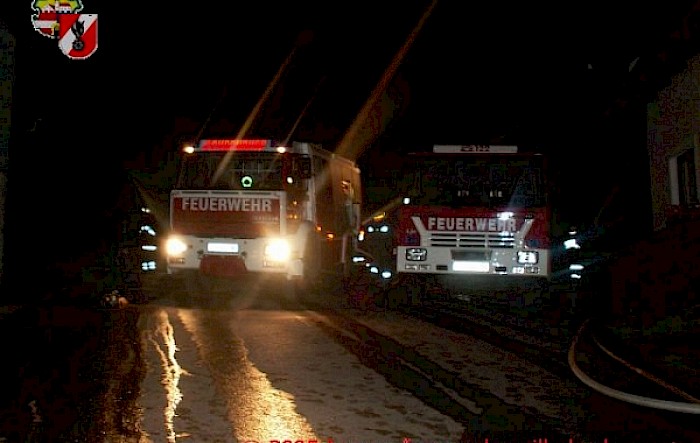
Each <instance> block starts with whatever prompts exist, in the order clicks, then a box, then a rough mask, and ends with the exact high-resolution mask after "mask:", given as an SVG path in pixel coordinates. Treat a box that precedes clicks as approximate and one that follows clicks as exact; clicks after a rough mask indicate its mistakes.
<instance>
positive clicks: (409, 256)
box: [406, 248, 428, 261]
mask: <svg viewBox="0 0 700 443" xmlns="http://www.w3.org/2000/svg"><path fill="white" fill-rule="evenodd" d="M427 258H428V250H427V249H425V248H408V249H406V260H408V261H425V260H426V259H427Z"/></svg>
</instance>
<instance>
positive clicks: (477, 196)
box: [360, 145, 554, 304]
mask: <svg viewBox="0 0 700 443" xmlns="http://www.w3.org/2000/svg"><path fill="white" fill-rule="evenodd" d="M546 169H547V164H546V158H545V156H543V155H540V154H536V153H529V152H528V153H526V152H519V151H518V147H517V146H500V145H466V146H462V145H436V146H434V147H433V150H432V151H428V152H416V153H411V154H408V155H405V156H403V164H402V166H401V167H400V172H399V173H398V174H395V177H396V179H395V183H396V184H395V188H396V191H397V194H396V197H395V198H393V199H392V201H391V202H388V203H387V205H386V206H385V208H383V209H382V210H380V211H378V212H376V213H374V214H373V215H372V216H370V217H369V218H368V221H367V222H366V223H364V224H363V226H362V229H361V239H364V240H365V241H364V242H363V243H362V244H361V245H360V248H362V249H363V250H365V251H370V254H368V255H369V256H370V258H367V261H369V262H372V265H371V266H372V269H375V270H376V272H375V274H376V275H385V276H387V277H391V279H388V278H387V279H377V282H379V283H380V284H381V285H382V286H383V287H384V289H385V291H383V294H384V297H386V298H387V299H388V301H389V303H392V304H403V303H408V304H415V303H419V302H421V301H424V300H426V299H430V298H432V297H440V298H443V297H450V298H452V297H457V298H468V297H469V294H472V293H473V292H474V291H475V290H483V291H484V292H485V293H491V294H493V293H496V292H498V290H501V293H506V292H508V293H512V291H511V292H509V290H510V289H512V288H517V289H522V290H523V291H519V293H520V294H526V295H524V296H525V297H530V295H527V294H531V295H532V294H538V293H541V290H542V289H544V288H547V287H548V283H549V281H550V278H551V276H552V269H553V268H552V259H553V254H552V247H553V246H554V245H553V241H552V220H551V217H552V213H551V210H550V203H549V201H548V195H547V189H548V185H549V184H548V179H547V173H546ZM376 220H381V222H379V223H377V222H376ZM389 234H390V239H391V240H390V241H391V252H392V253H391V255H390V257H391V259H390V261H387V260H383V261H382V260H381V259H378V258H377V257H382V256H384V257H386V256H387V254H382V253H377V252H373V251H374V250H375V249H376V245H375V244H371V243H368V241H369V240H370V239H374V238H379V237H382V240H379V241H375V240H373V241H375V243H377V244H380V243H379V242H381V243H382V244H384V243H386V240H383V238H384V237H387V236H388V235H389ZM381 248H384V246H382V247H380V249H381ZM389 280H390V281H389ZM494 290H496V291H494ZM529 301H530V302H531V301H534V300H529Z"/></svg>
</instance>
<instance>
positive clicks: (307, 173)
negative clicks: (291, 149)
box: [296, 157, 311, 178]
mask: <svg viewBox="0 0 700 443" xmlns="http://www.w3.org/2000/svg"><path fill="white" fill-rule="evenodd" d="M296 169H297V172H298V173H299V176H300V177H301V178H311V159H310V158H309V157H300V158H299V159H298V161H297V164H296Z"/></svg>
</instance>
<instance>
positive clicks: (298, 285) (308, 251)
mask: <svg viewBox="0 0 700 443" xmlns="http://www.w3.org/2000/svg"><path fill="white" fill-rule="evenodd" d="M320 254H321V248H320V245H319V240H318V239H317V237H316V236H314V235H310V236H309V237H308V238H307V239H306V247H305V248H304V275H303V276H302V277H301V278H299V279H296V280H294V281H293V282H292V283H293V286H294V292H295V295H296V297H297V298H298V297H304V296H307V295H311V294H316V293H318V292H319V291H320V290H321V282H320V279H321V255H320Z"/></svg>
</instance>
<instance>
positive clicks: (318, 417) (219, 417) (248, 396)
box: [139, 306, 463, 443]
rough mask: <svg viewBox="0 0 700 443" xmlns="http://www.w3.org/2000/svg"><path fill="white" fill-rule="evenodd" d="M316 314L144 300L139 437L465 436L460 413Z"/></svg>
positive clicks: (171, 442) (370, 438)
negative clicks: (361, 356) (440, 406)
mask: <svg viewBox="0 0 700 443" xmlns="http://www.w3.org/2000/svg"><path fill="white" fill-rule="evenodd" d="M315 317H318V314H312V313H310V312H306V311H284V310H268V309H263V310H255V309H245V310H228V309H219V310H208V309H184V308H176V307H160V308H159V307H157V306H150V307H146V308H145V309H143V311H142V313H141V321H140V325H141V328H143V331H142V344H143V346H144V348H145V349H144V352H143V355H144V359H145V361H146V366H147V371H146V375H145V377H144V380H143V382H142V383H141V385H142V389H141V396H140V399H139V404H140V406H141V408H142V410H143V411H144V414H143V417H142V426H141V429H142V430H143V435H144V440H143V441H146V442H159V441H167V442H168V443H175V442H176V441H185V440H186V441H206V442H250V441H255V442H260V443H263V442H265V443H267V442H269V441H272V440H279V441H284V440H291V441H299V440H303V441H307V442H308V441H310V440H317V441H319V442H321V441H323V442H325V441H328V440H329V439H332V440H334V441H348V440H349V439H351V438H352V440H353V441H356V440H357V441H359V440H362V441H400V440H401V439H403V438H413V441H423V440H430V441H436V439H439V440H440V441H456V440H457V439H458V438H459V436H460V434H461V432H462V430H463V428H462V426H461V425H460V424H459V423H456V422H455V421H454V420H452V419H451V418H449V417H447V416H444V415H442V414H440V413H439V412H437V411H435V410H433V409H431V408H430V407H428V406H427V405H425V404H423V403H422V402H421V401H419V400H418V399H416V398H415V397H413V396H412V395H411V394H410V393H408V392H405V391H403V390H401V389H398V388H396V387H394V386H392V385H390V384H389V383H388V382H387V381H386V380H385V379H384V378H383V377H382V376H381V375H379V374H377V373H376V372H374V371H373V370H371V369H369V368H367V367H366V366H364V365H363V364H362V363H361V362H359V361H358V360H357V358H356V357H355V356H353V355H352V354H349V353H348V352H347V350H345V349H344V348H343V347H342V346H341V345H339V344H338V343H335V342H334V341H333V340H332V339H330V338H329V337H328V336H327V335H325V334H324V333H323V332H322V331H321V330H320V329H319V328H318V327H317V326H315V324H314V320H313V318H315Z"/></svg>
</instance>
